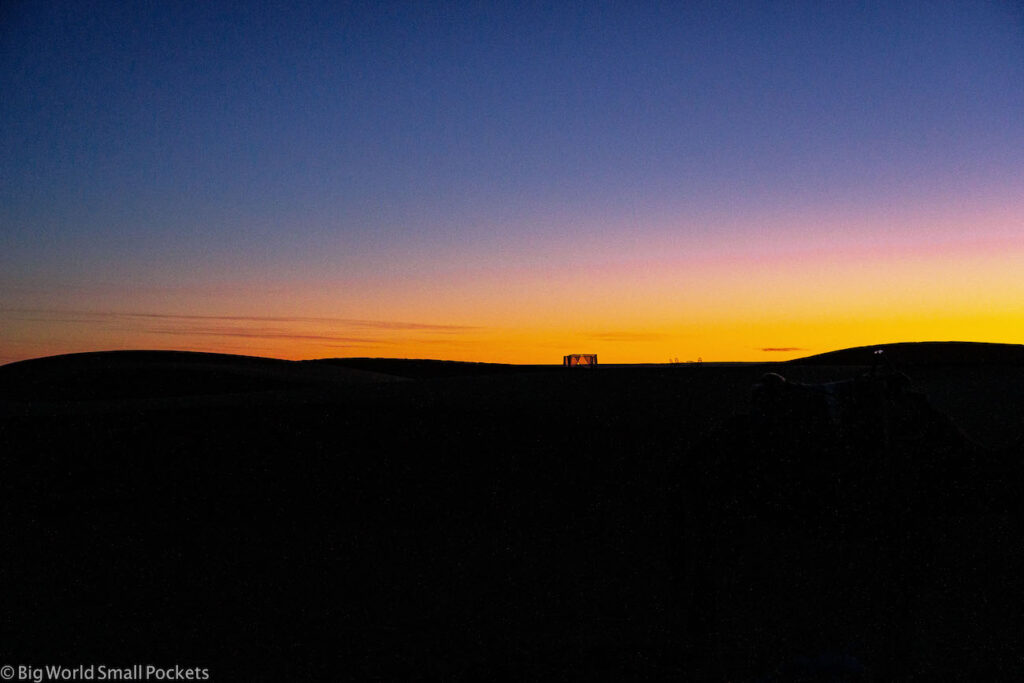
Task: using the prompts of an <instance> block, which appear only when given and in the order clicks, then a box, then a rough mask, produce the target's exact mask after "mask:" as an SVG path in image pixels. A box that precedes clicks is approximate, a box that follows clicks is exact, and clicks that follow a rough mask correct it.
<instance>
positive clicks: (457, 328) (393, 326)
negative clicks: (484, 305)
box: [0, 308, 484, 332]
mask: <svg viewBox="0 0 1024 683" xmlns="http://www.w3.org/2000/svg"><path fill="white" fill-rule="evenodd" d="M8 313H14V314H24V315H45V316H48V317H46V318H43V319H41V318H21V319H23V320H39V321H42V320H46V321H53V322H84V320H83V317H84V318H92V319H94V320H95V319H100V320H103V319H106V320H123V319H126V318H128V319H139V320H182V321H222V322H263V323H285V324H287V323H319V324H328V325H348V326H353V327H366V328H372V329H381V330H424V331H432V332H468V331H474V330H481V329H484V328H482V327H478V326H473V325H437V324H433V323H410V322H403V321H398V320H361V319H355V318H318V317H302V316H246V315H186V314H176V313H139V312H122V311H76V310H47V309H22V308H6V309H0V314H8ZM60 316H63V317H60Z"/></svg>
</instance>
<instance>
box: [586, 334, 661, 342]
mask: <svg viewBox="0 0 1024 683" xmlns="http://www.w3.org/2000/svg"><path fill="white" fill-rule="evenodd" d="M586 336H587V338H588V339H596V340H598V341H610V342H646V341H657V340H659V339H664V338H665V335H664V334H659V333H657V332H650V333H646V332H595V333H593V334H588V335H586Z"/></svg>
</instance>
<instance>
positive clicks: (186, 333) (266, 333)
mask: <svg viewBox="0 0 1024 683" xmlns="http://www.w3.org/2000/svg"><path fill="white" fill-rule="evenodd" d="M148 332H151V333H154V334H173V335H179V336H183V337H191V336H203V337H242V338H244V339H284V340H287V341H327V342H338V343H342V342H346V343H348V344H354V343H358V344H361V345H364V346H375V345H377V344H392V343H394V342H392V341H389V340H386V339H379V338H365V337H340V336H336V335H331V334H295V333H292V332H285V331H282V330H242V329H234V328H225V329H217V328H208V329H176V328H169V327H168V328H154V329H151V330H148Z"/></svg>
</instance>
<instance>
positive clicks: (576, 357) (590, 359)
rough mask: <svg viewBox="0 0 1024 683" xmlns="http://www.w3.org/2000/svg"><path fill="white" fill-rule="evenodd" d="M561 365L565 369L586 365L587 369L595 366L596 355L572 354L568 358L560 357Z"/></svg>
mask: <svg viewBox="0 0 1024 683" xmlns="http://www.w3.org/2000/svg"><path fill="white" fill-rule="evenodd" d="M562 365H564V366H565V367H567V368H569V367H573V366H575V365H586V366H589V367H596V366H597V354H596V353H572V354H569V355H568V356H562Z"/></svg>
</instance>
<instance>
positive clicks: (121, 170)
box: [0, 3, 1024, 363]
mask: <svg viewBox="0 0 1024 683" xmlns="http://www.w3.org/2000/svg"><path fill="white" fill-rule="evenodd" d="M900 5H901V8H900V9H895V8H889V7H887V6H885V5H882V6H879V7H875V8H873V9H860V8H856V7H857V6H854V5H851V6H848V7H847V8H846V9H834V8H829V9H826V7H825V6H822V5H819V4H816V3H807V4H797V5H786V7H785V8H780V7H777V6H776V5H766V6H763V7H762V6H757V5H750V4H742V5H737V6H735V7H731V8H729V9H723V8H722V6H721V5H720V4H719V3H708V4H706V5H702V4H697V5H694V6H692V7H690V8H689V9H685V10H682V9H666V10H664V11H655V10H649V11H645V10H633V9H629V7H628V6H622V7H618V6H616V7H611V6H607V7H606V6H602V8H601V9H600V10H598V9H588V8H582V7H581V8H577V9H575V10H570V9H564V10H551V9H549V8H547V9H546V8H542V7H540V6H530V7H528V8H526V9H523V10H520V9H518V6H517V5H515V6H513V5H510V6H508V7H506V8H504V9H496V10H494V11H487V12H485V11H483V10H481V9H479V8H477V9H474V10H472V11H470V9H468V8H466V9H465V11H460V10H459V9H456V8H452V7H449V8H448V9H446V10H441V9H436V10H431V9H424V8H421V7H418V6H415V5H405V4H399V5H395V6H393V7H391V8H390V9H388V10H387V11H384V10H381V9H379V8H378V6H377V5H371V4H366V5H356V6H355V7H348V8H347V9H337V8H335V7H333V3H326V4H324V5H309V6H303V7H302V8H301V9H299V10H296V11H294V12H291V11H286V10H285V8H283V7H282V8H280V9H275V10H273V11H270V10H268V8H262V9H261V10H259V11H257V10H256V9H251V8H246V7H245V6H242V7H232V8H231V9H230V10H227V9H224V10H223V11H220V12H218V11H214V10H212V9H205V8H193V9H192V10H190V11H189V13H187V15H174V14H173V13H172V12H173V10H170V9H163V10H154V9H153V8H150V9H142V8H137V9H134V10H118V11H116V12H115V11H113V10H108V9H107V6H106V5H99V6H96V7H92V8H86V7H82V6H79V5H77V4H69V5H67V6H55V7H53V6H20V7H17V8H15V9H14V10H12V11H11V12H10V14H12V15H13V16H11V17H9V18H8V19H7V20H6V23H7V24H8V27H7V28H6V29H5V30H4V31H3V46H4V50H3V55H2V60H3V61H2V65H3V66H2V71H0V78H2V88H3V91H4V92H5V97H4V98H3V101H2V103H0V108H2V112H3V119H4V121H5V122H7V125H5V126H4V130H3V132H2V134H0V135H2V149H3V153H2V154H0V169H2V177H3V178H4V182H3V183H2V186H3V187H2V190H0V197H2V201H0V329H2V333H0V362H2V363H6V362H11V361H15V360H20V359H24V358H31V357H36V356H45V355H51V354H58V353H69V352H79V351H93V350H108V349H180V350H198V351H213V352H224V353H237V354H247V355H260V356H272V357H279V358H292V359H299V358H323V357H342V356H375V357H398V358H442V359H453V360H472V361H494V362H509V363H559V362H560V361H561V358H562V356H563V355H564V354H567V353H597V354H598V356H599V357H600V358H601V361H602V362H603V363H658V362H666V361H668V360H669V359H674V358H678V359H680V360H681V361H685V360H694V359H696V358H697V357H702V358H703V359H704V360H706V361H746V360H784V359H788V358H795V357H799V356H805V355H810V354H813V353H820V352H824V351H829V350H833V349H838V348H844V347H850V346H858V345H864V344H872V343H886V342H897V341H921V340H970V341H989V342H1009V343H1024V277H1021V273H1024V200H1022V199H1021V198H1022V197H1024V173H1022V169H1024V117H1022V116H1021V115H1020V114H1021V112H1022V111H1024V14H1022V13H1021V10H1020V8H1019V7H1018V6H1016V5H1014V4H1013V3H988V4H982V5H979V4H974V3H922V4H920V5H918V4H916V3H909V4H902V3H901V4H900ZM227 26H231V27H233V30H231V31H226V30H225V27H227Z"/></svg>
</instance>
